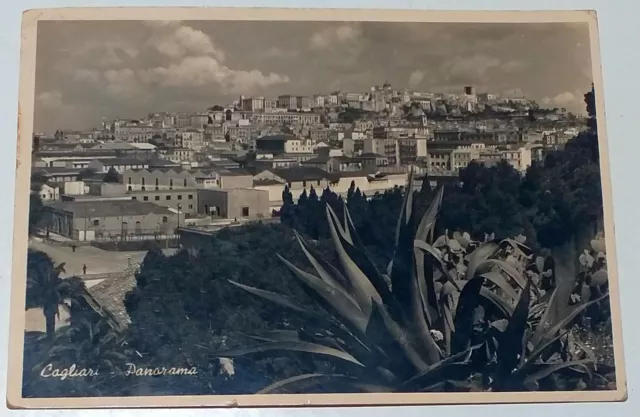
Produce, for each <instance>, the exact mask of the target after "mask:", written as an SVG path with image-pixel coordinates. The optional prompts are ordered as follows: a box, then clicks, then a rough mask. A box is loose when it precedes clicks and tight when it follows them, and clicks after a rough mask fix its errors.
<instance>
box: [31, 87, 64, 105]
mask: <svg viewBox="0 0 640 417" xmlns="http://www.w3.org/2000/svg"><path fill="white" fill-rule="evenodd" d="M36 101H37V102H38V104H40V106H42V107H43V108H45V109H60V108H62V107H64V106H65V104H64V103H63V102H62V93H60V91H57V90H54V91H44V92H42V93H40V94H38V96H37V97H36Z"/></svg>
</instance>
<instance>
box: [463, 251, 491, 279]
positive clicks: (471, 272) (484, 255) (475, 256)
mask: <svg viewBox="0 0 640 417" xmlns="http://www.w3.org/2000/svg"><path fill="white" fill-rule="evenodd" d="M496 249H498V245H497V244H496V243H494V242H487V243H483V244H482V245H480V246H478V247H477V248H476V249H475V250H474V251H473V252H471V254H470V255H469V265H467V280H470V279H472V278H473V277H474V276H475V275H476V270H477V269H478V266H479V265H480V264H481V263H482V262H484V261H485V260H486V259H488V258H489V257H490V256H491V255H493V254H494V253H495V251H496Z"/></svg>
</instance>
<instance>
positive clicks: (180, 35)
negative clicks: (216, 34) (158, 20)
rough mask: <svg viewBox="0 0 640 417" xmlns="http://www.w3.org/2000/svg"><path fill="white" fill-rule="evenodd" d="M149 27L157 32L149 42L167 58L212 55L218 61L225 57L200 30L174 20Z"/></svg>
mask: <svg viewBox="0 0 640 417" xmlns="http://www.w3.org/2000/svg"><path fill="white" fill-rule="evenodd" d="M151 27H154V28H155V29H156V30H157V33H156V34H155V35H154V36H152V37H151V38H150V39H149V44H150V45H151V46H152V47H153V48H155V49H156V50H157V51H158V52H160V53H161V54H163V55H165V56H167V57H169V58H174V59H175V58H182V57H184V56H200V55H210V56H214V57H216V58H217V59H218V60H219V61H222V60H224V58H225V55H224V52H223V51H222V50H220V49H219V48H217V47H216V46H215V45H214V43H213V41H212V39H211V37H210V36H208V35H207V34H206V33H204V32H202V31H201V30H197V29H194V28H192V27H191V26H186V25H180V24H175V23H174V22H171V23H170V24H162V25H160V26H151Z"/></svg>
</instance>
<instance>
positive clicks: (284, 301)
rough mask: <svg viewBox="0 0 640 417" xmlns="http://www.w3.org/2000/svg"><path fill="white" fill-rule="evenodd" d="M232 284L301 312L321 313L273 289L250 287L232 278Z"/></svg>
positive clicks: (315, 314) (313, 314)
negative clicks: (272, 290)
mask: <svg viewBox="0 0 640 417" xmlns="http://www.w3.org/2000/svg"><path fill="white" fill-rule="evenodd" d="M228 281H229V282H230V283H231V284H233V285H235V286H236V287H238V288H241V289H243V290H245V291H247V292H249V293H251V294H253V295H257V296H258V297H261V298H264V299H265V300H269V301H272V302H274V303H276V304H278V305H281V306H284V307H287V308H290V309H292V310H294V311H298V312H300V313H305V314H309V315H312V316H316V317H318V316H319V314H318V313H316V312H315V311H313V310H310V309H309V308H307V307H305V306H303V305H301V304H298V303H296V302H295V301H293V300H291V299H290V298H288V297H285V296H284V295H282V294H278V293H275V292H271V291H266V290H261V289H259V288H255V287H250V286H248V285H244V284H240V283H239V282H235V281H232V280H228Z"/></svg>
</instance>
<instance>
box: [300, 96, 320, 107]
mask: <svg viewBox="0 0 640 417" xmlns="http://www.w3.org/2000/svg"><path fill="white" fill-rule="evenodd" d="M296 107H297V108H298V109H303V110H311V109H312V108H313V107H315V100H314V99H313V97H306V96H298V97H296Z"/></svg>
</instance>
